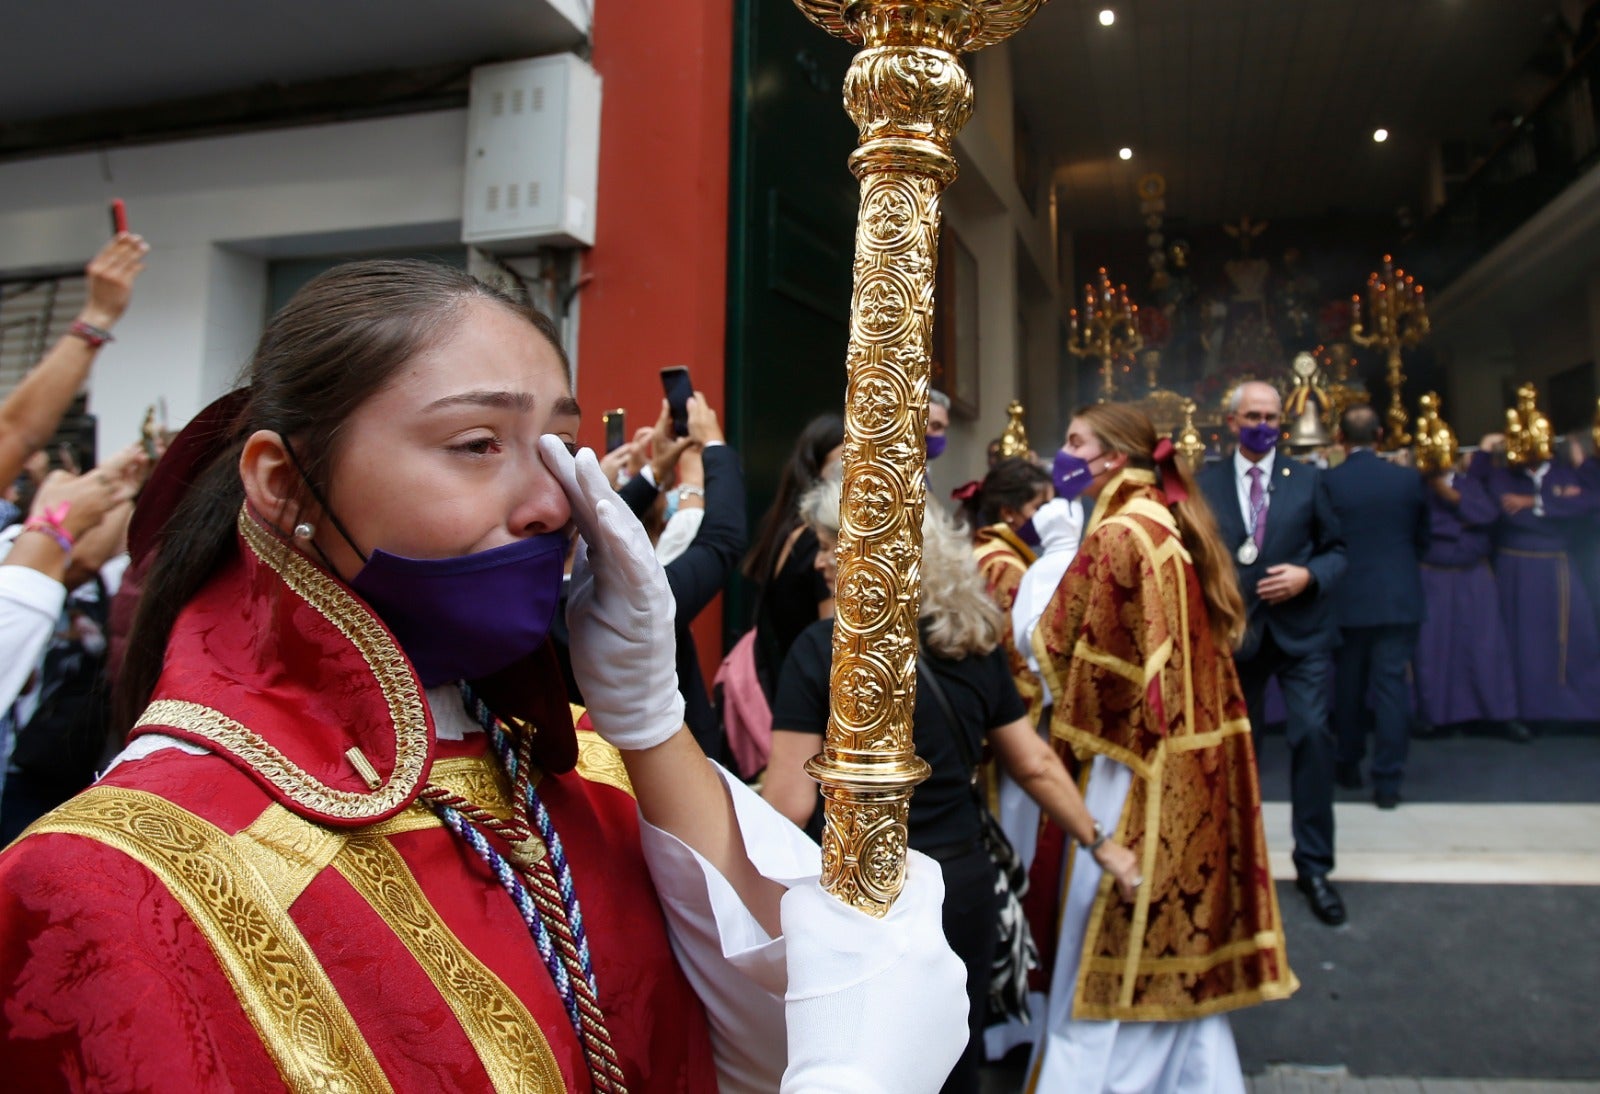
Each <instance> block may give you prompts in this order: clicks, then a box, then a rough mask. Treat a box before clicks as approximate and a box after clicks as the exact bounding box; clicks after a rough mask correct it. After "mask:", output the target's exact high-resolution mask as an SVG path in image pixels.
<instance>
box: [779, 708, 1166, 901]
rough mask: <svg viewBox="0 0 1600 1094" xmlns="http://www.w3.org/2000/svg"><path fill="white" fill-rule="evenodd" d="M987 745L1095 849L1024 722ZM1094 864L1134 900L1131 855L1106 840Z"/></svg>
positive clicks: (1069, 787)
mask: <svg viewBox="0 0 1600 1094" xmlns="http://www.w3.org/2000/svg"><path fill="white" fill-rule="evenodd" d="M773 736H774V737H776V736H777V735H776V734H774V735H773ZM989 745H990V747H992V748H993V749H994V754H995V757H996V758H997V759H998V760H999V761H1000V766H1002V767H1004V768H1005V769H1006V774H1008V775H1010V776H1011V778H1012V779H1013V780H1015V781H1016V783H1017V785H1018V786H1020V787H1022V789H1023V790H1024V791H1026V792H1027V795H1028V797H1030V798H1032V799H1033V800H1034V801H1036V802H1038V803H1039V808H1041V809H1043V810H1044V812H1045V815H1046V816H1048V817H1049V818H1050V819H1051V820H1052V821H1054V822H1055V823H1056V824H1057V825H1058V826H1059V827H1060V828H1061V829H1062V831H1064V832H1066V833H1067V835H1069V836H1071V837H1072V838H1073V839H1075V840H1077V841H1078V843H1079V844H1081V845H1082V846H1084V847H1088V846H1089V845H1090V844H1092V843H1094V841H1095V834H1094V823H1095V822H1094V817H1092V816H1091V815H1090V814H1089V808H1088V806H1086V805H1084V804H1083V795H1082V794H1079V793H1078V788H1077V786H1075V785H1074V784H1073V782H1072V777H1071V776H1070V775H1068V774H1067V767H1066V765H1065V764H1063V763H1062V762H1061V757H1060V756H1057V755H1056V754H1055V752H1054V751H1052V750H1051V748H1050V746H1049V745H1047V744H1045V743H1044V741H1042V740H1040V739H1039V735H1038V734H1037V733H1035V732H1034V731H1033V727H1032V726H1031V725H1029V724H1028V720H1027V719H1026V718H1019V719H1017V720H1016V721H1015V722H1009V723H1007V724H1006V725H1003V726H1001V727H1000V728H998V729H992V730H990V731H989ZM1094 860H1095V862H1097V863H1099V864H1100V868H1101V869H1102V870H1104V871H1106V872H1107V873H1108V874H1110V875H1111V876H1112V877H1114V878H1116V880H1117V888H1118V889H1120V890H1121V891H1122V895H1123V898H1124V899H1127V900H1132V899H1133V893H1134V890H1135V889H1136V888H1137V887H1138V886H1137V885H1136V884H1135V882H1136V881H1138V880H1140V879H1139V862H1138V859H1137V857H1136V856H1135V855H1134V853H1133V852H1132V851H1130V850H1129V849H1128V848H1126V847H1124V846H1122V844H1120V843H1114V842H1112V841H1111V840H1106V841H1105V842H1104V843H1102V844H1101V845H1100V847H1099V848H1098V849H1097V850H1096V851H1095V852H1094Z"/></svg>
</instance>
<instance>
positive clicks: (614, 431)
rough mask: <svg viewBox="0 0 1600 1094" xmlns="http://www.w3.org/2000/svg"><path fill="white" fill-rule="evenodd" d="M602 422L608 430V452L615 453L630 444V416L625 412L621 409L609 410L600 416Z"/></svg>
mask: <svg viewBox="0 0 1600 1094" xmlns="http://www.w3.org/2000/svg"><path fill="white" fill-rule="evenodd" d="M600 421H601V422H602V423H604V425H605V428H606V451H607V452H615V451H616V450H617V449H619V448H621V447H622V446H623V445H625V444H627V443H628V415H627V412H626V411H625V410H623V409H622V408H621V407H618V408H617V409H615V410H608V411H606V412H605V413H604V414H602V415H600Z"/></svg>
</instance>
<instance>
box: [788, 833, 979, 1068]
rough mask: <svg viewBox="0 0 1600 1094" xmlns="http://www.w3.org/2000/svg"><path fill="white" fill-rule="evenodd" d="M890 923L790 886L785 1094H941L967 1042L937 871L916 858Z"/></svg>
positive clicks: (809, 887)
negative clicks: (815, 1093)
mask: <svg viewBox="0 0 1600 1094" xmlns="http://www.w3.org/2000/svg"><path fill="white" fill-rule="evenodd" d="M906 870H907V876H906V885H905V888H904V889H903V890H902V891H901V893H900V899H899V900H897V901H895V905H894V907H893V908H891V909H890V911H889V914H888V915H887V916H885V917H884V918H882V919H874V918H872V917H871V916H869V915H867V914H865V913H864V912H858V911H856V910H855V909H854V908H850V907H846V906H845V905H844V904H843V903H842V902H841V901H839V900H837V899H835V898H834V897H831V896H829V895H828V894H827V893H826V892H824V891H823V888H822V886H821V885H819V884H818V883H817V882H815V881H813V882H810V883H808V884H805V885H799V886H796V887H795V888H793V889H790V890H789V891H788V893H786V894H785V895H784V897H783V904H782V906H781V912H780V914H781V916H782V919H783V936H784V940H785V945H786V947H787V953H788V963H789V990H788V993H787V995H786V996H785V997H784V998H785V1004H784V1015H785V1019H786V1021H787V1023H788V1031H789V1036H788V1041H789V1066H788V1069H787V1070H785V1071H784V1073H783V1085H782V1086H781V1087H779V1090H780V1094H809V1092H811V1091H830V1092H837V1091H846V1090H847V1091H851V1092H852V1094H932V1092H934V1091H937V1090H938V1089H939V1088H940V1086H942V1085H943V1084H944V1081H945V1078H946V1077H947V1076H949V1074H950V1069H951V1068H952V1067H954V1066H955V1064H956V1061H957V1060H959V1059H960V1058H961V1052H962V1050H963V1049H964V1048H965V1047H966V1044H967V970H966V966H965V965H963V964H962V963H961V959H960V958H958V957H957V956H956V955H955V954H954V953H952V952H951V950H950V945H949V943H947V942H946V941H945V939H944V928H943V927H942V926H941V924H940V909H941V907H942V906H943V904H944V877H943V875H942V874H941V873H940V872H939V864H938V863H937V862H934V861H933V860H932V859H930V858H928V857H926V856H925V855H922V854H920V853H919V852H916V851H911V852H909V853H908V855H907V862H906Z"/></svg>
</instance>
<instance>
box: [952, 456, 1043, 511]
mask: <svg viewBox="0 0 1600 1094" xmlns="http://www.w3.org/2000/svg"><path fill="white" fill-rule="evenodd" d="M1049 485H1050V473H1049V472H1048V471H1046V470H1045V469H1044V468H1042V467H1040V466H1039V465H1038V464H1036V463H1034V462H1033V461H1032V460H1025V459H1023V458H1022V457H1021V456H1012V457H1011V458H1010V459H1005V460H1001V461H1000V462H999V463H997V464H995V465H994V467H993V468H991V469H990V471H989V473H988V474H987V475H985V476H984V477H983V485H982V486H980V487H978V492H977V493H976V494H974V495H972V497H970V498H967V499H966V500H965V501H963V502H962V503H961V507H962V508H963V509H964V510H966V514H967V523H968V524H969V525H971V526H972V527H973V528H974V529H977V528H986V527H988V526H989V525H991V524H996V523H998V522H999V521H1000V520H1001V516H1000V510H1002V509H1021V508H1022V507H1023V506H1024V505H1027V504H1028V503H1029V502H1030V501H1032V500H1033V499H1034V498H1035V497H1036V496H1038V493H1039V487H1041V486H1049Z"/></svg>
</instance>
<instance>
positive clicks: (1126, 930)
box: [1028, 403, 1298, 1094]
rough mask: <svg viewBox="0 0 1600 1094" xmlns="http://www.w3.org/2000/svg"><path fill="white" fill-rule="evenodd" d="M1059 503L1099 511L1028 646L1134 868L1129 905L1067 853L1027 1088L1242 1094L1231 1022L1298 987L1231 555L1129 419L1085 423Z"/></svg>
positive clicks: (1082, 419) (1102, 822) (1098, 815)
mask: <svg viewBox="0 0 1600 1094" xmlns="http://www.w3.org/2000/svg"><path fill="white" fill-rule="evenodd" d="M1053 478H1054V480H1055V485H1056V491H1057V493H1058V494H1061V495H1062V496H1066V497H1076V496H1080V495H1081V496H1083V497H1085V498H1087V499H1092V501H1093V505H1094V509H1093V512H1092V514H1091V516H1090V518H1089V520H1088V522H1087V524H1086V526H1085V534H1084V539H1083V544H1082V546H1081V547H1080V548H1079V551H1078V555H1077V558H1076V559H1074V560H1073V563H1072V566H1071V568H1070V569H1069V570H1068V571H1067V576H1066V577H1065V578H1064V579H1063V580H1062V582H1061V585H1060V586H1059V588H1058V589H1057V591H1056V595H1055V597H1054V599H1053V600H1052V601H1051V602H1050V605H1049V607H1048V608H1047V609H1046V610H1045V613H1044V616H1043V617H1042V618H1041V619H1040V621H1039V625H1038V627H1037V628H1036V629H1035V631H1034V633H1033V638H1032V642H1033V649H1034V652H1035V653H1036V654H1037V656H1038V661H1039V665H1040V668H1041V671H1042V672H1043V674H1044V677H1045V681H1046V683H1047V684H1048V686H1049V688H1050V692H1051V695H1052V696H1053V698H1054V707H1053V711H1052V716H1051V732H1052V734H1053V736H1054V737H1055V739H1056V742H1057V747H1058V748H1060V749H1063V750H1065V749H1069V748H1070V749H1072V750H1073V751H1074V752H1076V753H1077V755H1078V757H1079V758H1080V759H1081V760H1082V761H1084V762H1085V763H1086V764H1087V765H1088V767H1087V774H1086V775H1085V777H1084V798H1085V800H1086V802H1087V804H1088V806H1089V811H1090V812H1091V813H1092V814H1093V815H1094V817H1095V819H1096V821H1097V822H1098V827H1099V828H1100V829H1101V832H1102V836H1101V838H1111V839H1116V840H1118V841H1120V842H1122V843H1124V844H1126V845H1127V846H1130V847H1132V848H1133V849H1134V850H1135V852H1136V853H1137V854H1138V855H1139V856H1140V861H1141V865H1142V877H1143V884H1141V885H1140V886H1139V887H1138V889H1137V890H1136V892H1135V897H1134V899H1133V900H1132V901H1131V902H1130V901H1127V900H1124V899H1123V898H1122V897H1121V896H1120V895H1119V894H1118V893H1117V892H1116V891H1115V890H1114V889H1113V888H1112V887H1111V886H1110V885H1108V884H1106V883H1105V881H1104V880H1103V879H1102V878H1101V876H1100V874H1099V871H1097V870H1091V869H1085V868H1084V862H1085V858H1086V854H1087V850H1088V849H1087V848H1079V849H1078V851H1077V852H1076V854H1074V855H1073V856H1071V861H1070V862H1069V865H1068V877H1067V882H1066V885H1065V891H1064V894H1063V901H1064V908H1063V910H1062V915H1061V920H1060V921H1061V924H1062V927H1061V938H1060V943H1059V945H1058V947H1057V956H1056V965H1055V969H1054V971H1053V974H1052V977H1051V984H1050V998H1049V1008H1048V1016H1047V1020H1046V1028H1045V1030H1044V1033H1043V1036H1042V1037H1041V1039H1040V1040H1039V1041H1038V1042H1037V1043H1036V1045H1035V1048H1034V1060H1033V1065H1032V1069H1031V1075H1030V1082H1029V1087H1028V1089H1029V1090H1030V1091H1035V1090H1037V1091H1051V1092H1052V1094H1054V1092H1056V1091H1101V1090H1107V1089H1116V1090H1162V1091H1169V1092H1170V1091H1177V1092H1187V1091H1241V1092H1242V1091H1243V1090H1244V1080H1243V1078H1242V1076H1241V1074H1240V1070H1239V1060H1238V1054H1237V1052H1236V1051H1235V1049H1234V1045H1233V1035H1232V1032H1231V1030H1230V1028H1229V1026H1228V1022H1227V1018H1226V1014H1225V1012H1227V1011H1229V1010H1233V1009H1236V1008H1238V1007H1244V1006H1249V1005H1251V1004H1253V1003H1258V1002H1262V1001H1264V1000H1269V999H1282V998H1285V997H1287V996H1288V995H1289V994H1290V993H1291V992H1293V991H1294V990H1295V988H1296V987H1297V986H1298V985H1297V982H1296V981H1295V978H1294V974H1293V973H1292V972H1290V970H1289V965H1288V960H1287V957H1286V954H1285V950H1284V941H1283V927H1282V920H1281V918H1280V917H1279V913H1278V901H1277V895H1276V892H1275V890H1274V889H1273V886H1272V877H1271V874H1270V873H1269V871H1268V863H1267V846H1266V837H1265V834H1264V832H1263V829H1262V824H1261V793H1260V788H1259V786H1258V785H1257V781H1256V766H1255V757H1254V753H1253V752H1252V749H1251V743H1250V724H1249V720H1248V718H1247V716H1246V714H1245V704H1244V696H1243V693H1242V692H1241V691H1240V688H1239V679H1238V675H1237V674H1236V672H1235V670H1234V666H1233V658H1232V654H1231V650H1232V647H1233V644H1234V642H1235V641H1236V640H1237V638H1238V635H1239V633H1240V631H1241V629H1242V628H1243V625H1244V607H1243V602H1242V600H1241V598H1240V596H1239V592H1238V588H1237V586H1236V584H1235V579H1234V570H1233V564H1232V561H1231V560H1230V559H1229V557H1228V555H1227V552H1226V551H1225V550H1224V548H1223V546H1222V543H1221V540H1220V539H1219V538H1218V535H1217V531H1216V524H1215V521H1214V519H1213V517H1212V515H1211V513H1210V511H1209V510H1208V509H1207V508H1206V506H1205V502H1204V500H1203V499H1202V498H1201V496H1200V493H1199V491H1198V490H1196V489H1195V487H1194V483H1193V480H1192V479H1191V478H1190V476H1189V474H1188V472H1187V471H1186V470H1185V469H1184V468H1183V466H1182V465H1181V463H1179V462H1178V461H1177V460H1176V459H1175V458H1174V453H1173V447H1172V442H1171V441H1169V440H1166V439H1163V440H1161V441H1160V442H1158V441H1157V439H1156V434H1155V430H1154V428H1153V427H1152V426H1151V424H1150V421H1149V419H1148V418H1146V417H1145V416H1144V414H1142V413H1141V412H1140V411H1138V410H1135V409H1133V408H1132V407H1128V406H1122V405H1118V404H1114V403H1103V404H1100V405H1097V406H1091V407H1087V408H1085V409H1083V410H1081V411H1079V412H1078V415H1077V417H1075V418H1074V419H1073V420H1072V423H1071V425H1070V426H1069V428H1068V431H1067V438H1066V445H1065V446H1064V448H1063V449H1062V450H1061V452H1060V453H1058V454H1057V456H1056V465H1055V472H1054V475H1053Z"/></svg>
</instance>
